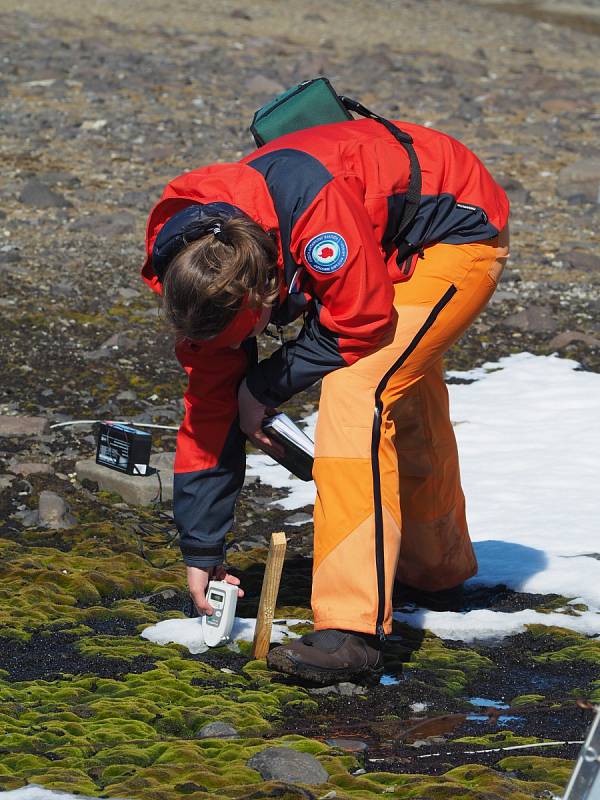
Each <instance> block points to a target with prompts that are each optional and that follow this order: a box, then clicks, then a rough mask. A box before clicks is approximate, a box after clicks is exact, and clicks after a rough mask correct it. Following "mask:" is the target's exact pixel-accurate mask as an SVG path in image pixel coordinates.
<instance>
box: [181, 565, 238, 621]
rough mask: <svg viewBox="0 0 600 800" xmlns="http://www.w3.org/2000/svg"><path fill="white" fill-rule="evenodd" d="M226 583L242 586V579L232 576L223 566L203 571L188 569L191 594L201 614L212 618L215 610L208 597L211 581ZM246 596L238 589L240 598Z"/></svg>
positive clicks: (200, 569) (198, 568) (197, 568)
mask: <svg viewBox="0 0 600 800" xmlns="http://www.w3.org/2000/svg"><path fill="white" fill-rule="evenodd" d="M211 580H213V581H226V582H227V583H231V584H232V585H233V586H239V585H240V579H239V578H236V577H235V575H230V574H229V573H228V572H227V570H226V569H225V567H224V566H223V564H219V566H218V567H208V568H207V569H202V568H201V567H187V581H188V586H189V587H190V594H191V595H192V600H193V601H194V605H195V606H196V610H197V611H198V613H199V614H207V615H208V616H209V617H210V616H212V613H213V611H214V608H213V607H212V606H211V605H210V603H209V602H208V598H207V596H206V589H207V588H208V582H209V581H211ZM243 596H244V590H243V589H238V597H243Z"/></svg>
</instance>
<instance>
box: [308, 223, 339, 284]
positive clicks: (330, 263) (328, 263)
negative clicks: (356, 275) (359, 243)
mask: <svg viewBox="0 0 600 800" xmlns="http://www.w3.org/2000/svg"><path fill="white" fill-rule="evenodd" d="M304 258H305V259H306V262H307V263H308V264H309V266H311V267H312V268H313V269H314V270H316V271H317V272H323V273H325V274H327V273H329V272H335V271H336V270H338V269H340V268H341V267H343V266H344V264H345V263H346V259H347V258H348V245H347V244H346V240H345V239H344V237H343V236H340V234H339V233H336V232H335V231H328V232H327V233H319V234H318V235H317V236H313V238H312V239H311V240H310V242H309V243H308V244H307V245H306V247H305V248H304Z"/></svg>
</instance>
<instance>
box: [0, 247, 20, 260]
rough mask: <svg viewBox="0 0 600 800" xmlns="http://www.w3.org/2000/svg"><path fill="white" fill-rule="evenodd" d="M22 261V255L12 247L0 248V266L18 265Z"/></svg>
mask: <svg viewBox="0 0 600 800" xmlns="http://www.w3.org/2000/svg"><path fill="white" fill-rule="evenodd" d="M20 260H21V253H20V252H19V251H18V250H17V248H16V247H11V246H10V245H8V246H5V247H2V248H0V264H16V263H17V262H18V261H20Z"/></svg>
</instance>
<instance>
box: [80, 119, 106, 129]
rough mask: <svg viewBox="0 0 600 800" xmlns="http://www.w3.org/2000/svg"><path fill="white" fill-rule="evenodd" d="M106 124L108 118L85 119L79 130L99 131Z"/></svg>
mask: <svg viewBox="0 0 600 800" xmlns="http://www.w3.org/2000/svg"><path fill="white" fill-rule="evenodd" d="M107 125H108V120H106V119H86V120H85V121H84V122H82V123H81V130H82V131H101V130H102V128H105V127H106V126H107Z"/></svg>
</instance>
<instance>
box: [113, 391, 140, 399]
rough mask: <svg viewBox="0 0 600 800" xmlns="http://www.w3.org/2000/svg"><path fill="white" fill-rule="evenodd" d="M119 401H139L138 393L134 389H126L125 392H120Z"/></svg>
mask: <svg viewBox="0 0 600 800" xmlns="http://www.w3.org/2000/svg"><path fill="white" fill-rule="evenodd" d="M117 400H137V392H134V391H133V390H132V389H125V391H123V392H119V394H118V395H117Z"/></svg>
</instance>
